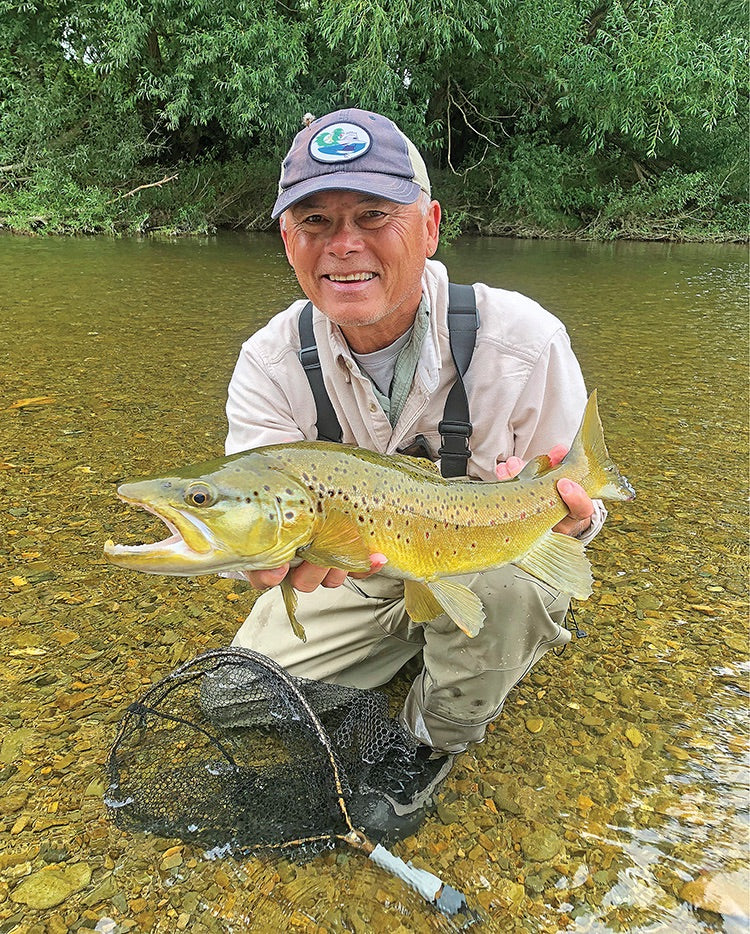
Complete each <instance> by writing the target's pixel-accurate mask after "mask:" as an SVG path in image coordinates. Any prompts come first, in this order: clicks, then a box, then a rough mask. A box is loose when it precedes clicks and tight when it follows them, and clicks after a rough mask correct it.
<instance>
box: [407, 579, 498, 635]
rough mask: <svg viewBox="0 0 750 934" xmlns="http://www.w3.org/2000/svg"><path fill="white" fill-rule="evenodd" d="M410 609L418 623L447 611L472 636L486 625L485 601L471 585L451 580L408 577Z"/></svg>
mask: <svg viewBox="0 0 750 934" xmlns="http://www.w3.org/2000/svg"><path fill="white" fill-rule="evenodd" d="M404 598H405V603H406V612H407V613H408V614H409V617H410V619H412V620H413V621H414V622H415V623H427V622H429V621H430V620H433V619H437V617H438V616H442V615H443V614H444V613H445V614H446V615H447V616H450V618H451V619H452V620H453V622H454V623H455V624H456V625H457V626H458V628H459V629H460V630H461V631H462V632H464V633H466V635H467V636H469V637H470V638H472V639H473V638H474V636H475V635H476V634H477V633H478V632H479V630H480V629H481V628H482V626H483V625H484V609H483V607H482V601H481V600H480V599H479V597H478V596H477V595H476V594H475V593H474V592H473V591H471V590H469V588H468V587H465V586H464V585H463V584H459V583H457V582H456V581H451V580H444V579H443V580H435V581H411V580H407V581H404Z"/></svg>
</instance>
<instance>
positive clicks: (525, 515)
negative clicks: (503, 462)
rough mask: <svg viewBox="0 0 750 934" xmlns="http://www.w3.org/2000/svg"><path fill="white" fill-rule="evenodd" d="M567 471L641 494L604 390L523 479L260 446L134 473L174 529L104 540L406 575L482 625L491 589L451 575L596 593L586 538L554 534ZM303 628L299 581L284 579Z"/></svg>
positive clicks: (158, 557) (245, 565)
mask: <svg viewBox="0 0 750 934" xmlns="http://www.w3.org/2000/svg"><path fill="white" fill-rule="evenodd" d="M563 477H567V478H569V479H571V480H575V481H576V482H577V483H579V484H580V485H581V486H582V487H583V489H584V490H585V491H586V492H587V493H588V495H589V496H591V497H600V498H603V499H616V500H630V499H633V497H634V495H635V493H634V491H633V489H632V487H631V486H630V484H629V483H628V481H627V480H626V479H625V478H624V477H622V476H621V475H620V472H619V471H618V469H617V467H616V466H615V464H614V463H613V462H612V461H611V459H610V457H609V454H608V452H607V448H606V446H605V443H604V434H603V431H602V426H601V422H600V420H599V413H598V410H597V405H596V393H595V392H594V393H592V394H591V397H590V398H589V401H588V403H587V405H586V410H585V412H584V415H583V420H582V422H581V426H580V428H579V429H578V433H577V434H576V437H575V439H574V441H573V444H572V446H571V448H570V451H569V453H568V454H567V456H566V457H565V458H564V459H563V461H562V462H561V463H560V464H558V465H556V466H554V467H552V466H550V462H549V458H547V457H546V456H541V457H538V458H536V460H533V461H530V462H529V463H528V464H527V465H526V466H525V467H524V469H523V471H522V472H521V473H520V474H519V475H518V476H517V477H515V478H513V479H511V480H505V481H502V482H500V481H498V482H494V483H484V482H481V481H475V480H464V479H450V480H446V479H444V478H443V477H442V476H441V475H440V473H439V471H438V469H437V468H436V467H435V465H434V464H432V463H431V462H430V461H427V460H423V459H417V458H412V457H406V456H404V455H401V454H388V455H386V454H377V453H374V452H372V451H368V450H364V449H362V448H356V447H350V446H348V445H342V444H332V443H329V442H324V441H301V442H295V443H290V444H276V445H270V446H268V447H261V448H255V449H253V450H250V451H245V452H243V453H240V454H234V455H231V456H229V457H225V458H223V459H221V460H216V461H211V462H210V463H205V464H197V465H195V466H192V467H186V468H184V469H180V470H176V471H174V472H172V473H171V474H170V475H169V476H166V477H158V478H152V479H148V480H139V481H135V482H132V483H125V484H123V485H122V486H120V487H119V489H118V491H117V492H118V496H119V497H120V498H121V499H122V500H124V501H125V502H126V503H132V504H134V505H138V506H142V507H143V508H144V509H146V510H148V511H149V512H152V513H154V515H157V516H158V517H159V518H160V519H162V521H163V522H165V523H166V525H167V526H168V527H169V529H170V531H171V532H172V533H173V534H172V536H171V537H169V538H167V539H165V540H164V541H161V542H157V543H154V544H147V545H115V544H114V543H113V542H111V541H108V542H107V543H106V545H105V546H104V551H105V554H106V556H107V558H108V559H109V560H110V561H111V562H112V563H113V564H117V565H120V566H121V567H125V568H132V569H134V570H138V571H145V572H147V573H150V574H173V575H181V576H192V575H198V574H213V573H217V572H221V571H232V570H254V569H262V568H275V567H278V566H279V565H282V564H284V563H285V562H286V561H290V562H292V563H293V564H294V563H295V562H296V563H299V562H300V561H302V560H305V561H309V562H311V563H313V564H316V565H319V566H321V567H334V568H341V569H343V570H346V571H369V569H370V557H369V556H370V554H371V553H375V552H381V553H382V554H384V555H385V556H386V558H387V559H388V563H387V564H386V565H385V567H384V568H383V569H382V570H380V571H379V573H380V574H384V575H386V576H388V577H395V578H399V579H402V580H403V581H404V594H405V601H406V611H407V613H408V614H409V616H410V617H411V619H412V620H414V621H415V622H417V623H425V622H429V621H430V620H432V619H436V618H437V617H438V616H440V615H442V614H443V613H447V615H448V616H449V617H450V618H451V619H452V620H453V621H454V622H455V623H456V625H457V626H459V627H460V628H461V629H462V630H463V631H464V632H465V633H466V634H467V635H468V636H475V635H476V634H477V632H479V630H480V628H481V627H482V624H483V622H484V611H483V609H482V604H481V601H480V600H479V598H478V597H477V596H476V595H475V594H474V593H473V592H472V591H471V590H469V589H468V588H467V587H465V586H464V585H463V584H460V583H458V582H457V581H452V580H451V579H450V578H451V577H453V576H455V575H459V574H470V573H476V572H478V571H486V570H489V569H490V568H496V567H500V566H502V565H505V564H511V563H512V564H515V565H516V566H517V567H519V568H522V569H523V570H525V571H527V572H528V573H530V574H532V575H534V576H535V577H538V578H539V579H540V580H543V581H546V582H547V583H548V584H550V585H551V586H553V587H554V588H556V589H557V590H560V591H562V592H563V593H566V594H569V595H570V596H572V597H576V598H577V599H581V600H582V599H585V598H586V597H588V596H589V594H590V593H591V584H592V575H591V565H590V564H589V561H588V558H587V557H586V555H585V553H584V547H583V545H582V543H581V542H580V541H579V540H578V539H575V538H571V537H570V536H567V535H561V534H559V533H557V532H553V531H552V528H553V527H554V526H555V525H556V524H557V523H558V522H559V521H560V520H561V519H562V518H564V516H566V515H567V511H568V510H567V507H566V506H565V504H564V503H563V501H562V499H561V498H560V496H559V495H558V493H557V489H556V483H557V481H558V480H560V479H562V478H563ZM281 588H282V592H283V596H284V602H285V605H286V609H287V612H288V614H289V619H290V622H291V624H292V627H293V628H294V631H295V633H296V634H297V635H298V636H299V637H300V638H302V639H304V632H303V630H302V627H301V625H300V624H299V622H298V621H297V619H296V616H295V608H296V599H297V598H296V593H295V591H294V590H293V588H292V587H291V585H289V584H288V583H286V582H285V581H282V584H281Z"/></svg>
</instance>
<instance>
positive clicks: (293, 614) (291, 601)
mask: <svg viewBox="0 0 750 934" xmlns="http://www.w3.org/2000/svg"><path fill="white" fill-rule="evenodd" d="M279 586H280V587H281V596H282V597H283V598H284V606H285V607H286V615H287V616H288V617H289V622H290V623H291V624H292V632H294V635H295V636H296V637H297V638H298V639H301V640H302V641H303V642H307V636H306V635H305V629H304V627H303V625H302V623H301V622H300V621H299V620H298V619H297V591H296V590H295V589H294V587H292V585H291V584H290V583H289V582H288V580H287V579H286V577H285V578H284V580H283V581H282V582H281V584H280V585H279Z"/></svg>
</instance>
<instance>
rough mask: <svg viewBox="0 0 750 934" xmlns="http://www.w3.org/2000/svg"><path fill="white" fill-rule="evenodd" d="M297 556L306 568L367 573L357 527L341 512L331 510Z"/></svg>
mask: <svg viewBox="0 0 750 934" xmlns="http://www.w3.org/2000/svg"><path fill="white" fill-rule="evenodd" d="M297 554H298V555H299V557H300V558H304V560H305V561H309V562H310V564H317V565H318V566H319V567H323V568H340V569H341V570H342V571H369V570H370V552H369V551H368V550H367V548H366V546H365V544H364V542H363V541H362V537H361V535H360V534H359V529H358V528H357V524H356V523H355V521H354V520H353V519H352V518H351V516H347V515H346V514H345V513H343V512H339V511H338V510H337V509H332V510H331V511H330V512H329V513H328V515H327V516H326V518H325V522H324V523H323V525H322V526H321V527H320V529H319V530H318V532H317V533H316V535H315V537H314V538H313V540H312V541H311V542H310V544H309V545H305V547H304V548H299V549H298V550H297Z"/></svg>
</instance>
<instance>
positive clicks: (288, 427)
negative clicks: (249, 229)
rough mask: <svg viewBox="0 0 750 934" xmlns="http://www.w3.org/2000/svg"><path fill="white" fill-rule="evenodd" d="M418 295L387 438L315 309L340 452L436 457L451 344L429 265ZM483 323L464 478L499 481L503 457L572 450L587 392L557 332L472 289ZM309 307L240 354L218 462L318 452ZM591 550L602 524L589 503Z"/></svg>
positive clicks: (509, 298) (355, 370)
mask: <svg viewBox="0 0 750 934" xmlns="http://www.w3.org/2000/svg"><path fill="white" fill-rule="evenodd" d="M422 288H423V294H424V296H425V298H426V300H427V303H428V305H429V308H430V325H429V330H428V332H427V334H426V336H425V339H424V341H423V343H422V348H421V352H420V355H419V362H418V364H417V369H416V373H415V375H414V382H413V385H412V388H411V391H410V392H409V395H408V397H407V399H406V402H405V404H404V408H403V410H402V412H401V415H400V417H399V419H398V421H397V422H396V424H395V425H394V426H391V424H390V422H389V420H388V417H387V415H386V414H385V412H384V411H383V409H382V407H381V405H380V404H379V403H378V400H377V398H376V397H375V393H374V391H373V387H372V383H371V381H370V380H369V378H368V377H367V376H366V375H365V374H364V373H362V372H361V370H360V369H359V367H358V365H357V363H356V361H355V360H354V358H353V357H352V354H351V351H350V350H349V346H348V344H347V343H346V340H345V339H344V337H343V335H342V333H341V331H340V329H339V328H338V326H337V325H335V324H333V323H332V322H331V321H329V320H328V318H326V317H325V316H324V315H323V314H322V313H321V312H320V311H319V310H318V309H314V312H313V328H314V332H315V338H316V342H317V345H318V353H319V357H320V363H321V367H322V372H323V378H324V381H325V386H326V389H327V391H328V394H329V396H330V399H331V402H332V404H333V407H334V410H335V411H336V415H337V416H338V419H339V422H340V424H341V428H342V431H343V439H342V440H343V441H344V442H345V443H351V444H357V445H359V446H360V447H364V448H369V449H370V450H374V451H379V452H381V453H393V452H394V451H397V450H398V449H401V448H404V447H406V446H408V445H409V444H411V443H412V442H413V441H414V439H415V438H416V437H417V436H418V435H423V436H424V438H425V439H426V440H427V442H428V443H429V445H430V447H431V449H432V451H433V452H434V453H435V456H437V451H438V449H439V447H440V444H441V440H440V435H439V432H438V424H439V422H440V420H441V419H442V417H443V408H444V406H445V400H446V397H447V394H448V391H449V390H450V388H451V386H452V385H453V383H454V381H455V379H456V370H455V367H454V365H453V361H452V359H451V353H450V345H449V336H448V324H447V313H448V274H447V271H446V269H445V267H444V266H443V265H442V264H441V263H439V262H436V261H434V260H428V261H427V263H426V267H425V273H424V277H423V284H422ZM474 291H475V293H476V299H477V309H478V311H479V331H478V332H477V338H476V344H475V348H474V355H473V357H472V360H471V364H470V366H469V369H468V372H467V374H466V376H465V377H464V384H465V387H466V392H467V395H468V399H469V411H470V417H471V420H472V424H473V427H474V430H473V434H472V436H471V438H470V440H469V446H470V448H471V451H472V455H471V459H470V461H469V465H468V473H469V475H470V476H474V477H479V478H481V479H483V480H492V479H495V472H494V469H495V464H496V462H497V461H498V460H501V461H503V460H507V458H508V457H510V456H511V455H516V456H517V457H520V458H523V459H524V460H528V459H529V458H531V457H535V456H537V455H539V454H545V453H547V452H548V451H549V450H550V449H551V448H552V447H554V445H556V444H565V445H569V444H570V442H571V441H572V439H573V437H574V435H575V432H576V430H577V428H578V425H579V422H580V419H581V415H582V413H583V409H584V406H585V404H586V389H585V386H584V381H583V376H582V374H581V369H580V366H579V364H578V361H577V359H576V357H575V355H574V353H573V351H572V349H571V346H570V340H569V337H568V334H567V332H566V330H565V327H564V325H563V324H562V323H561V322H560V321H559V320H558V319H557V318H555V317H554V316H553V315H551V314H550V313H549V312H547V311H545V310H544V308H542V307H541V306H540V305H539V304H537V303H536V302H535V301H533V300H532V299H530V298H527V297H526V296H524V295H521V294H519V293H518V292H509V291H506V290H504V289H495V288H489V287H488V286H486V285H483V284H482V283H477V284H475V285H474ZM304 304H305V302H304V300H302V301H297V302H294V303H293V304H292V305H290V306H289V308H287V309H286V310H285V311H283V312H281V313H280V314H278V315H276V316H275V317H273V318H272V319H271V320H270V321H269V323H268V324H267V325H266V326H265V327H263V328H261V329H260V330H259V331H257V332H256V333H255V334H253V335H252V337H250V338H249V339H248V340H247V341H245V343H244V344H243V345H242V350H241V353H240V356H239V359H238V361H237V365H236V367H235V370H234V374H233V376H232V379H231V382H230V384H229V397H228V401H227V418H228V422H229V433H228V435H227V439H226V453H227V454H233V453H235V452H237V451H243V450H246V449H247V448H251V447H258V446H260V445H265V444H275V443H278V442H285V441H300V440H314V439H315V438H316V437H317V431H316V419H317V413H316V408H315V401H314V399H313V395H312V391H311V390H310V386H309V384H308V381H307V377H306V375H305V372H304V370H303V369H302V365H301V363H300V361H299V358H298V353H299V349H300V341H299V332H298V327H297V322H298V317H299V313H300V311H301V309H302V307H303V306H304ZM595 505H596V514H595V516H594V520H593V522H592V526H591V528H590V529H589V530H588V531H587V533H585V536H582V538H584V540H586V541H587V540H590V539H591V538H593V536H594V534H596V532H597V531H598V529H599V528H600V527H601V524H602V522H603V521H604V516H605V515H606V512H605V510H604V508H603V506H602V505H601V504H600V503H598V502H597V503H596V504H595Z"/></svg>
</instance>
